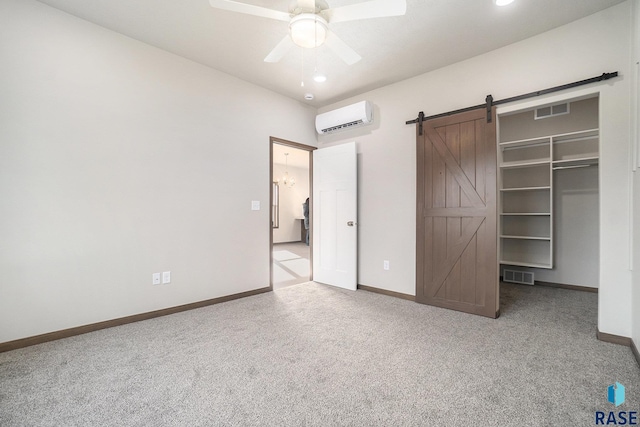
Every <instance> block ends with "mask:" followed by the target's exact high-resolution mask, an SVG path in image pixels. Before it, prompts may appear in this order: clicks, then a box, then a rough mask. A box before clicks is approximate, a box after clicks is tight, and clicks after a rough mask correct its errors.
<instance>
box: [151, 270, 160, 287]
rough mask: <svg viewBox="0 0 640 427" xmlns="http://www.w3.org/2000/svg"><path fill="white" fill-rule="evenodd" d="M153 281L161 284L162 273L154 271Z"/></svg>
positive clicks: (155, 283)
mask: <svg viewBox="0 0 640 427" xmlns="http://www.w3.org/2000/svg"><path fill="white" fill-rule="evenodd" d="M151 283H153V284H154V285H159V284H160V273H153V280H152V282H151Z"/></svg>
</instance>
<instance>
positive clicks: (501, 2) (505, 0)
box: [494, 0, 513, 6]
mask: <svg viewBox="0 0 640 427" xmlns="http://www.w3.org/2000/svg"><path fill="white" fill-rule="evenodd" d="M494 1H495V2H496V6H506V5H508V4H511V3H513V0H494Z"/></svg>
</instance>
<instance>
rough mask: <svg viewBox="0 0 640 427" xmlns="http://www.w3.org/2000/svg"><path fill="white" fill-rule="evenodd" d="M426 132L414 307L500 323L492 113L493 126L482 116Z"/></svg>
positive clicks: (431, 125)
mask: <svg viewBox="0 0 640 427" xmlns="http://www.w3.org/2000/svg"><path fill="white" fill-rule="evenodd" d="M416 127H418V126H416ZM422 127H423V132H422V135H420V134H419V132H416V133H417V134H418V135H417V158H418V164H417V172H418V183H417V189H418V194H417V260H416V265H417V277H416V300H417V301H418V302H420V303H423V304H429V305H435V306H438V307H444V308H450V309H453V310H459V311H464V312H466V313H472V314H478V315H482V316H487V317H493V318H495V317H498V315H499V303H498V259H497V233H496V229H497V217H496V188H497V181H496V179H497V178H496V157H497V153H496V131H495V129H496V127H495V108H494V109H493V111H492V120H491V123H487V110H486V109H478V110H473V111H469V112H464V113H459V114H456V115H452V116H448V117H443V118H436V119H432V120H428V121H425V122H423V124H422Z"/></svg>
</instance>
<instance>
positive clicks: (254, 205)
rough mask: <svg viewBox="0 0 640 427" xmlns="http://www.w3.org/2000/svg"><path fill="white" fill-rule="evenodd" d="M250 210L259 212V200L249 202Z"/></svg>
mask: <svg viewBox="0 0 640 427" xmlns="http://www.w3.org/2000/svg"><path fill="white" fill-rule="evenodd" d="M251 210H252V211H259V210H260V200H252V201H251Z"/></svg>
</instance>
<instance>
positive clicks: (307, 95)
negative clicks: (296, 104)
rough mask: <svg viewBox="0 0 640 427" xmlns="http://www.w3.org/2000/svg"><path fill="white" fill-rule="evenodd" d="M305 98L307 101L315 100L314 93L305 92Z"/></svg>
mask: <svg viewBox="0 0 640 427" xmlns="http://www.w3.org/2000/svg"><path fill="white" fill-rule="evenodd" d="M304 99H306V100H307V101H312V100H313V94H312V93H305V94H304Z"/></svg>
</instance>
